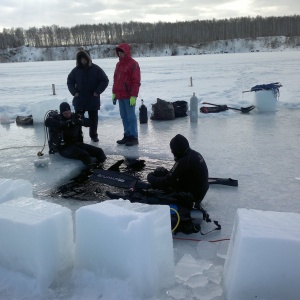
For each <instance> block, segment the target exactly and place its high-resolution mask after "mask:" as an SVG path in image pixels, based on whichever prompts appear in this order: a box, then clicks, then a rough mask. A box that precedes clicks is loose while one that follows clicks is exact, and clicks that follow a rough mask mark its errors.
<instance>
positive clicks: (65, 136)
mask: <svg viewBox="0 0 300 300" xmlns="http://www.w3.org/2000/svg"><path fill="white" fill-rule="evenodd" d="M45 125H46V126H47V127H49V133H50V142H49V148H50V151H52V152H54V153H55V152H59V154H60V155H61V156H63V157H65V158H71V159H78V160H81V161H82V162H83V163H84V164H85V165H90V164H91V163H92V162H93V160H92V157H95V158H96V160H97V161H98V162H104V161H105V159H106V156H105V154H104V152H103V150H102V149H101V148H98V147H95V146H92V145H89V144H85V143H83V133H82V129H81V127H82V126H85V127H89V125H90V121H89V119H86V118H83V119H81V118H80V116H79V115H76V114H74V113H72V116H71V118H70V119H66V118H64V117H63V116H62V115H61V114H57V113H56V114H52V115H51V116H49V117H48V118H47V119H46V120H45ZM53 145H54V146H53ZM51 147H54V148H52V149H51Z"/></svg>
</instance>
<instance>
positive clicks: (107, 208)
mask: <svg viewBox="0 0 300 300" xmlns="http://www.w3.org/2000/svg"><path fill="white" fill-rule="evenodd" d="M75 264H76V265H77V268H79V269H86V270H89V271H92V272H94V273H96V274H99V275H104V276H106V277H110V278H119V279H122V280H126V281H127V280H128V282H130V284H132V285H133V287H134V289H135V290H136V292H137V293H138V294H139V295H140V296H141V297H149V296H152V295H154V294H156V293H157V292H158V290H159V289H161V288H165V287H168V286H169V285H170V284H172V283H173V280H174V254H173V241H172V234H171V221H170V208H169V206H165V205H147V204H140V203H130V202H129V201H128V200H127V201H124V200H110V201H104V202H102V203H98V204H94V205H88V206H84V207H81V208H79V209H78V210H77V211H76V250H75ZM143 299H144V298H143Z"/></svg>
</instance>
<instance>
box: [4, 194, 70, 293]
mask: <svg viewBox="0 0 300 300" xmlns="http://www.w3.org/2000/svg"><path fill="white" fill-rule="evenodd" d="M0 245H1V246H0V265H1V266H2V267H4V268H6V269H8V270H12V271H18V272H21V273H23V274H25V275H27V276H30V277H32V278H34V279H35V280H36V282H37V286H39V287H40V288H46V287H49V285H50V284H51V283H52V282H53V280H54V278H55V276H57V275H58V274H60V272H63V271H65V270H66V269H67V268H68V267H70V266H71V265H72V262H73V261H72V258H73V255H72V253H73V252H74V244H73V223H72V216H71V211H70V210H69V209H68V208H65V207H62V206H60V205H57V204H54V203H49V202H46V201H41V200H36V199H34V198H18V199H15V200H11V201H7V202H4V203H2V204H0Z"/></svg>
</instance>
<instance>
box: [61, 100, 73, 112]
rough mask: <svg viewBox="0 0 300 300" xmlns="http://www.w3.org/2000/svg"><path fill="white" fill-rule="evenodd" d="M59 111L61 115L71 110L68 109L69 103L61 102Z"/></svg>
mask: <svg viewBox="0 0 300 300" xmlns="http://www.w3.org/2000/svg"><path fill="white" fill-rule="evenodd" d="M59 110H60V113H63V112H64V111H68V110H71V107H70V105H69V103H67V102H62V103H61V104H60V106H59Z"/></svg>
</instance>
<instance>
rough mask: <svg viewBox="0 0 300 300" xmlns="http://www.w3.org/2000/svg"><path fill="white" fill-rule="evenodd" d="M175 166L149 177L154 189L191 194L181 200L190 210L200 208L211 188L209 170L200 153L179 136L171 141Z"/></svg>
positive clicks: (158, 171) (157, 171)
mask: <svg viewBox="0 0 300 300" xmlns="http://www.w3.org/2000/svg"><path fill="white" fill-rule="evenodd" d="M170 148H171V151H172V153H173V155H174V160H175V164H174V166H173V167H172V169H171V170H170V171H168V170H167V169H165V168H163V167H158V168H157V169H156V170H155V171H154V172H151V173H149V174H148V176H147V180H148V182H149V183H150V184H151V187H152V188H155V189H162V190H171V191H174V192H177V193H178V192H185V193H189V194H190V197H186V198H185V199H181V201H182V200H183V202H184V206H186V207H188V208H200V203H201V201H202V200H203V198H204V196H205V195H206V192H207V191H208V188H209V183H208V169H207V166H206V163H205V160H204V158H203V157H202V155H201V154H200V153H198V152H197V151H195V150H192V149H191V148H190V146H189V142H188V140H187V139H186V138H185V137H184V136H183V135H181V134H177V135H176V136H175V137H174V138H172V139H171V141H170Z"/></svg>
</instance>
